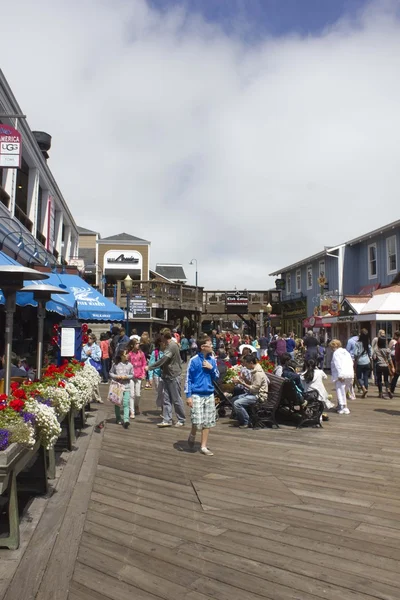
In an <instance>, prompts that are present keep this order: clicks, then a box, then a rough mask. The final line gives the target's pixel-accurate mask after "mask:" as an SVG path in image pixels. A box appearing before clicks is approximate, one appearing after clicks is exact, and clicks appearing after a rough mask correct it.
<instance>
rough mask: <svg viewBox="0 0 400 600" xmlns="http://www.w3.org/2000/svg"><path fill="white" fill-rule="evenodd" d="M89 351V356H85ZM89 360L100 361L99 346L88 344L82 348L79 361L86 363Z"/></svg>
mask: <svg viewBox="0 0 400 600" xmlns="http://www.w3.org/2000/svg"><path fill="white" fill-rule="evenodd" d="M89 350H90V351H91V354H90V355H88V354H86V352H88V351H89ZM91 358H92V359H93V360H95V361H96V362H100V361H101V350H100V346H98V345H97V344H92V345H91V346H89V344H86V345H85V346H83V348H82V354H81V361H83V362H88V361H89V360H90V359H91Z"/></svg>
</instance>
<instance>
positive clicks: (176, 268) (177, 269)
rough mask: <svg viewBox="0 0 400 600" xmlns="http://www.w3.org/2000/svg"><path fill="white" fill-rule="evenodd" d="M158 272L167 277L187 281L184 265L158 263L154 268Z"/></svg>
mask: <svg viewBox="0 0 400 600" xmlns="http://www.w3.org/2000/svg"><path fill="white" fill-rule="evenodd" d="M154 270H155V272H156V273H158V274H159V275H161V276H162V277H166V278H167V279H172V280H179V281H186V280H187V277H186V275H185V271H184V270H183V267H182V265H165V264H164V265H160V264H157V265H156V268H155V269H154Z"/></svg>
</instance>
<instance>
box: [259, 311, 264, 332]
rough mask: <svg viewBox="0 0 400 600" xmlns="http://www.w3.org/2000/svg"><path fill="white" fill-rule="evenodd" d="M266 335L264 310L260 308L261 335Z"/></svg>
mask: <svg viewBox="0 0 400 600" xmlns="http://www.w3.org/2000/svg"><path fill="white" fill-rule="evenodd" d="M263 335H264V311H263V310H262V309H261V310H260V337H262V336H263Z"/></svg>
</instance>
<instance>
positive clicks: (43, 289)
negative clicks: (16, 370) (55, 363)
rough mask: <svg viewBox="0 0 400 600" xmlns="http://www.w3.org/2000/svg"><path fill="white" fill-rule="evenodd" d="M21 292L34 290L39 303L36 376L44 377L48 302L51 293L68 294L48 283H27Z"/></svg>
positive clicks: (38, 377)
mask: <svg viewBox="0 0 400 600" xmlns="http://www.w3.org/2000/svg"><path fill="white" fill-rule="evenodd" d="M20 291H21V292H33V296H34V298H35V300H36V301H37V303H38V315H37V316H38V342H37V357H36V378H37V379H40V378H41V377H42V366H43V332H44V320H45V318H46V302H47V301H48V300H50V299H51V294H68V292H67V291H66V290H63V289H61V288H59V287H56V286H55V285H48V284H47V283H38V284H36V285H27V286H25V287H23V288H22V290H20Z"/></svg>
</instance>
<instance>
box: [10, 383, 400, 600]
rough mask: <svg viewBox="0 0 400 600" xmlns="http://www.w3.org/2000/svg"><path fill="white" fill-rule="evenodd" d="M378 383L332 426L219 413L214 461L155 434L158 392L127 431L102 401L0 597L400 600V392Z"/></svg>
mask: <svg viewBox="0 0 400 600" xmlns="http://www.w3.org/2000/svg"><path fill="white" fill-rule="evenodd" d="M375 389H376V388H372V389H371V397H370V398H368V399H367V400H365V401H362V400H356V401H354V402H352V403H351V404H350V408H351V411H352V412H351V415H350V416H345V415H343V416H339V415H336V414H333V415H332V416H331V420H330V422H329V423H327V424H326V425H325V427H324V428H323V429H303V430H295V429H293V428H291V427H284V428H282V429H280V430H260V431H251V430H238V429H236V428H234V427H232V423H231V422H230V421H229V420H227V419H222V420H220V421H219V423H218V426H217V427H216V429H215V430H213V431H212V432H211V435H210V447H211V448H212V450H213V451H214V452H215V456H213V457H205V456H202V455H200V453H199V452H194V453H193V452H189V450H188V448H187V444H186V438H187V435H188V427H185V428H179V429H178V428H171V429H163V430H160V429H158V428H157V427H156V423H158V422H159V418H158V416H157V413H156V412H155V411H154V410H153V408H154V400H153V398H154V396H153V393H152V392H146V391H143V393H142V398H143V402H142V410H143V411H144V414H142V415H141V416H140V417H139V418H137V419H136V420H135V421H134V422H133V423H132V425H131V427H130V429H129V430H127V431H125V430H123V429H122V428H121V427H120V426H117V425H116V424H115V423H114V422H113V420H112V419H111V417H112V407H111V406H110V407H108V406H105V412H106V413H107V414H108V417H109V420H108V422H107V423H106V427H105V430H104V431H103V432H102V433H101V434H96V433H93V434H92V430H91V431H90V432H88V433H87V434H86V438H85V437H83V438H82V439H81V440H79V444H83V445H82V447H80V448H78V452H77V453H72V455H71V457H70V458H69V460H68V462H67V464H66V467H65V469H64V472H63V473H62V475H61V477H60V480H59V484H58V486H57V490H58V491H57V493H56V494H53V496H51V498H49V500H47V501H46V502H47V505H46V508H45V509H44V512H43V515H42V517H41V518H40V520H39V521H38V523H37V524H35V528H34V531H33V534H32V535H31V538H30V541H29V542H28V543H27V544H26V547H25V548H24V549H23V553H22V554H21V553H20V556H19V562H18V566H17V568H16V571H15V575H14V576H13V578H12V579H11V581H9V582H7V586H5V589H4V592H3V595H2V596H0V598H2V599H4V600H28V599H29V600H30V599H32V600H33V599H35V600H156V599H163V600H207V599H210V598H213V599H216V600H260V599H261V598H270V599H271V600H312V599H319V598H324V599H328V600H372V599H373V598H379V599H384V600H399V598H400V562H399V560H400V477H399V475H400V444H399V434H400V399H397V400H396V399H393V400H378V398H377V394H376V392H375ZM102 391H103V392H105V386H102ZM101 410H103V409H101ZM102 414H103V413H102V412H101V413H100V415H99V416H98V417H97V418H98V419H99V418H100V417H101V416H102ZM81 451H82V452H81ZM80 453H81V454H83V456H80ZM78 456H80V458H79V460H78ZM70 461H75V462H73V463H70ZM75 463H76V464H75ZM70 464H71V468H70V469H69V470H68V467H69V465H70ZM65 475H66V477H67V479H65V480H63V477H64V476H65ZM54 503H56V504H54ZM60 515H61V516H60ZM1 552H2V557H3V556H4V559H5V561H7V560H14V561H15V560H17V555H16V554H15V555H14V557H13V554H12V553H11V552H9V551H1ZM17 552H19V551H17ZM2 564H3V561H2Z"/></svg>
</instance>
